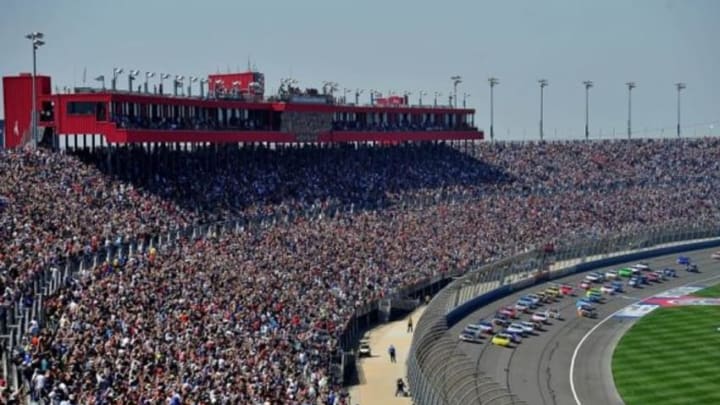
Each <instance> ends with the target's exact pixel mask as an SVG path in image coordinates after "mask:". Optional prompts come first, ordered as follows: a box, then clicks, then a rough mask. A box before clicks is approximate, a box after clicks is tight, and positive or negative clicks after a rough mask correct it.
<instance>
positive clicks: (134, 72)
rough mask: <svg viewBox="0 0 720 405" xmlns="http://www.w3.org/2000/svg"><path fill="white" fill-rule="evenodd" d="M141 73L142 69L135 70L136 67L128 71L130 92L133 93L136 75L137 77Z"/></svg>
mask: <svg viewBox="0 0 720 405" xmlns="http://www.w3.org/2000/svg"><path fill="white" fill-rule="evenodd" d="M139 74H140V71H139V70H134V69H130V71H129V72H128V91H129V92H130V93H132V86H133V81H134V80H135V77H137V75H139Z"/></svg>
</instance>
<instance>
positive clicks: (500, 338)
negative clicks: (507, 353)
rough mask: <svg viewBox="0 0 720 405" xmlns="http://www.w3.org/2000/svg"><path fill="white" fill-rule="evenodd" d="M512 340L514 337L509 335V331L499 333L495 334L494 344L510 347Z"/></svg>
mask: <svg viewBox="0 0 720 405" xmlns="http://www.w3.org/2000/svg"><path fill="white" fill-rule="evenodd" d="M511 341H512V337H511V336H510V335H508V334H507V333H498V334H497V335H495V336H493V338H492V340H491V341H490V342H492V344H494V345H498V346H502V347H508V346H510V342H511Z"/></svg>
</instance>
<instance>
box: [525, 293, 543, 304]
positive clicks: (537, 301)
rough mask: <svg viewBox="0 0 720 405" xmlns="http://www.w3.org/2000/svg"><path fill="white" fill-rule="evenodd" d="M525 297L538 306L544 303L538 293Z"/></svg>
mask: <svg viewBox="0 0 720 405" xmlns="http://www.w3.org/2000/svg"><path fill="white" fill-rule="evenodd" d="M523 298H527V299H529V300H530V301H532V303H533V305H535V306H538V305H540V304H541V303H542V298H541V297H540V296H539V295H537V294H528V295H526V296H525V297H523Z"/></svg>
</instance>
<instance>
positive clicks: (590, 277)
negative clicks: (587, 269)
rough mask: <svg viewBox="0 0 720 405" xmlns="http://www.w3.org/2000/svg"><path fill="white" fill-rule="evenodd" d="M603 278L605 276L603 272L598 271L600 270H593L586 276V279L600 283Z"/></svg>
mask: <svg viewBox="0 0 720 405" xmlns="http://www.w3.org/2000/svg"><path fill="white" fill-rule="evenodd" d="M603 279H604V276H603V275H602V273H598V272H592V273H590V274H588V275H586V276H585V280H587V281H590V282H592V283H599V282H601V281H603Z"/></svg>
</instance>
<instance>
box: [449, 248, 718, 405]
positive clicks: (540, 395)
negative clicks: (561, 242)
mask: <svg viewBox="0 0 720 405" xmlns="http://www.w3.org/2000/svg"><path fill="white" fill-rule="evenodd" d="M717 250H718V249H717V248H713V249H707V250H697V251H693V252H689V253H687V254H686V255H687V256H689V257H691V258H692V260H693V262H695V263H697V264H698V266H699V268H700V271H701V272H700V273H688V272H685V271H681V270H680V268H681V266H678V265H677V264H675V260H676V258H677V256H678V254H673V255H669V256H660V257H657V258H653V259H650V260H647V262H649V263H650V266H651V267H652V268H653V269H662V268H664V267H673V268H675V269H676V270H678V272H677V273H678V277H677V278H673V279H669V280H667V281H664V282H660V283H653V282H651V283H650V284H649V285H645V286H643V288H639V289H635V288H632V287H627V286H626V287H625V292H624V293H622V294H616V295H614V296H610V298H609V299H608V300H607V302H606V303H604V304H599V305H597V309H598V310H597V312H598V317H597V318H596V319H588V318H578V317H577V315H576V313H575V301H576V298H574V297H565V298H563V299H561V300H558V301H557V302H556V303H554V304H545V305H544V306H543V307H541V308H540V309H544V308H558V309H559V310H560V312H561V314H562V317H563V319H564V320H562V321H559V320H553V321H552V323H551V324H550V325H546V326H545V327H544V330H542V331H540V332H539V333H537V334H536V335H534V336H529V337H527V338H525V339H523V341H522V343H520V344H519V345H516V347H515V348H512V349H511V348H501V347H499V346H494V345H492V344H490V343H489V339H485V340H484V342H483V343H481V344H473V343H461V344H460V346H461V347H462V349H463V350H465V351H466V353H467V354H468V355H469V356H470V358H471V359H472V360H474V361H475V362H476V364H477V368H478V370H480V371H483V372H484V373H486V374H487V375H489V376H491V377H493V378H494V379H495V380H496V381H497V382H499V383H501V384H505V385H507V386H508V388H509V389H510V391H511V392H512V393H514V394H516V395H518V396H519V398H520V399H521V400H523V401H526V402H527V403H528V404H533V405H535V404H538V405H539V404H543V405H551V404H558V405H567V404H578V403H580V404H585V405H591V404H621V403H622V400H621V399H620V397H619V396H618V394H617V391H616V389H615V385H614V383H613V378H612V373H611V361H612V353H613V350H614V348H615V345H616V344H617V342H618V341H619V339H620V337H622V335H623V333H624V332H625V331H626V330H627V329H628V328H629V327H630V326H631V325H632V323H633V322H634V321H635V320H636V318H625V317H615V316H611V315H613V314H614V313H615V312H616V311H618V310H620V309H622V308H624V307H627V306H628V305H630V304H633V303H635V302H637V301H638V300H640V299H644V298H646V297H650V296H653V295H655V294H658V293H661V292H663V291H665V290H668V289H671V288H674V287H679V286H683V285H686V284H696V285H706V284H707V285H709V284H712V283H713V282H718V281H720V262H718V261H713V260H712V259H711V258H710V254H711V253H712V252H713V251H717ZM635 263H636V262H629V263H626V264H620V265H615V266H612V267H607V268H602V269H599V270H598V271H601V272H603V273H604V272H605V271H606V270H611V269H618V268H620V267H625V266H626V265H628V266H629V265H632V264H635ZM585 274H586V273H580V274H576V275H573V276H569V277H565V278H563V279H558V280H555V281H554V282H552V283H547V284H544V285H538V286H534V287H530V288H528V289H525V290H522V291H519V292H515V293H514V294H511V295H509V296H507V297H504V298H502V299H500V300H498V301H496V302H493V303H491V304H488V305H486V306H484V307H482V308H480V309H479V310H477V311H475V312H474V313H473V314H471V315H470V316H468V317H466V318H465V319H464V320H462V321H461V322H458V323H457V324H456V325H455V326H454V327H453V328H452V329H451V330H450V333H451V334H452V335H454V336H457V335H459V334H460V332H461V330H462V329H463V328H464V327H465V325H467V324H469V323H475V322H477V321H478V320H480V319H481V318H492V316H493V315H494V313H495V311H496V310H497V309H498V308H500V307H501V306H505V305H514V303H515V302H516V301H517V300H518V298H520V297H521V296H523V295H525V294H529V293H532V292H535V291H540V290H544V289H545V288H546V287H548V286H549V285H551V284H554V283H568V284H571V285H573V286H575V287H577V285H578V284H579V282H580V281H581V280H582V279H583V278H584V276H585ZM598 285H600V284H598ZM576 290H578V291H579V292H582V293H584V291H582V290H579V289H576ZM608 317H609V319H607V320H605V319H606V318H608ZM521 319H522V320H529V315H527V314H524V315H522V317H521ZM601 322H602V325H599V326H598V324H599V323H601ZM596 326H598V327H597V328H595V329H594V330H593V331H592V333H591V334H589V335H588V336H587V338H585V340H584V342H583V343H582V345H581V347H580V349H579V350H578V351H577V355H576V358H575V364H574V386H575V391H576V395H577V400H576V398H575V397H574V395H573V392H572V389H571V383H570V365H571V362H572V358H573V353H574V352H575V349H576V347H577V346H578V344H579V343H580V342H581V340H583V338H584V337H585V335H586V334H587V333H588V332H589V331H590V330H591V329H593V328H594V327H596Z"/></svg>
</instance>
